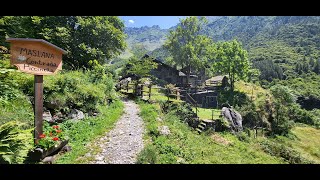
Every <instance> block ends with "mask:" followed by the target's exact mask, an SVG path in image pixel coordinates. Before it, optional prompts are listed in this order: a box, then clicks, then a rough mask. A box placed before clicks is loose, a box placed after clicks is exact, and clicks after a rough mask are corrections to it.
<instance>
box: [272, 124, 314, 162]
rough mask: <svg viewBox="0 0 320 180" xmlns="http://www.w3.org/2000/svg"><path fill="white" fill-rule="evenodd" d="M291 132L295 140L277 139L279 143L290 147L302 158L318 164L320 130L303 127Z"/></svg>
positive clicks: (295, 128)
mask: <svg viewBox="0 0 320 180" xmlns="http://www.w3.org/2000/svg"><path fill="white" fill-rule="evenodd" d="M291 131H292V133H293V134H294V135H295V136H296V138H286V137H278V139H280V143H283V144H285V145H286V146H289V147H292V148H293V149H295V150H296V151H298V152H299V153H300V154H301V156H302V157H304V158H306V159H309V160H312V161H314V162H315V163H317V164H320V139H319V137H320V130H319V129H315V128H313V127H310V126H307V125H304V126H297V127H294V128H293V129H292V130H291Z"/></svg>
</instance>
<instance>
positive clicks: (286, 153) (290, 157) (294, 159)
mask: <svg viewBox="0 0 320 180" xmlns="http://www.w3.org/2000/svg"><path fill="white" fill-rule="evenodd" d="M260 146H261V147H262V149H263V150H264V151H265V152H266V153H269V154H270V155H272V156H277V157H282V158H283V159H285V160H286V161H287V162H289V164H312V163H314V162H312V161H310V160H308V159H305V158H303V157H302V156H301V154H300V153H299V152H297V151H295V150H294V149H292V148H289V147H286V146H285V145H283V144H279V143H276V142H272V141H270V140H263V141H261V142H260Z"/></svg>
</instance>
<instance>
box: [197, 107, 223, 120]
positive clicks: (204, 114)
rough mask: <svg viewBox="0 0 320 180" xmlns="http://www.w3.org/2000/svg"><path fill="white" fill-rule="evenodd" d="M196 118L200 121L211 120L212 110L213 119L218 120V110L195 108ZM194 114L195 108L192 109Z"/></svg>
mask: <svg viewBox="0 0 320 180" xmlns="http://www.w3.org/2000/svg"><path fill="white" fill-rule="evenodd" d="M197 109H198V117H199V118H200V119H210V120H212V110H213V119H219V115H220V110H219V109H206V108H197ZM192 110H193V111H194V112H196V108H192Z"/></svg>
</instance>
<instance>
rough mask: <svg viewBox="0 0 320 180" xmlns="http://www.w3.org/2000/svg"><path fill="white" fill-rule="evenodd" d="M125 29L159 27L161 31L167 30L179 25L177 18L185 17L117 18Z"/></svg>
mask: <svg viewBox="0 0 320 180" xmlns="http://www.w3.org/2000/svg"><path fill="white" fill-rule="evenodd" d="M119 17H120V18H121V19H122V20H123V21H124V24H125V26H126V27H141V26H153V25H159V26H160V28H161V29H168V28H170V27H172V26H175V25H176V24H178V23H179V18H185V17H186V16H119Z"/></svg>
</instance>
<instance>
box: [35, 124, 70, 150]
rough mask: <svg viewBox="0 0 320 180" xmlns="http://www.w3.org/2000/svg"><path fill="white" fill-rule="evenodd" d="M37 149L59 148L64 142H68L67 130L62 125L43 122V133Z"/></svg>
mask: <svg viewBox="0 0 320 180" xmlns="http://www.w3.org/2000/svg"><path fill="white" fill-rule="evenodd" d="M39 137H40V139H39V142H38V144H37V145H36V146H37V147H40V148H42V149H45V150H47V149H49V148H51V147H55V146H58V145H59V144H60V143H61V142H62V141H65V140H68V136H67V135H66V132H65V129H64V127H63V126H60V125H57V124H55V125H51V124H49V123H48V122H47V121H44V122H43V133H42V134H40V136H39Z"/></svg>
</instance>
